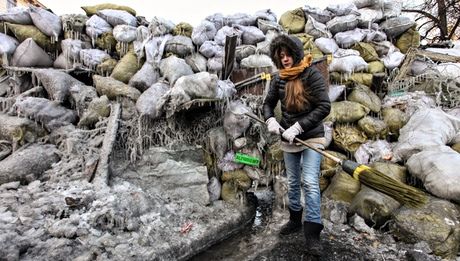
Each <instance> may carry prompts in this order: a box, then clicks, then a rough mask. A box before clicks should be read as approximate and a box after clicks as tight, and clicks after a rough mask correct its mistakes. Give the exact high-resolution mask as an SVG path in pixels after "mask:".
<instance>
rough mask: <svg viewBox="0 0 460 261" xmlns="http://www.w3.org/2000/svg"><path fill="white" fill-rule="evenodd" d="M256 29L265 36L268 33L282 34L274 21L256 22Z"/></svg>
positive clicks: (279, 26) (281, 28)
mask: <svg viewBox="0 0 460 261" xmlns="http://www.w3.org/2000/svg"><path fill="white" fill-rule="evenodd" d="M257 27H258V28H259V29H260V30H261V31H262V32H263V33H264V34H267V33H268V32H269V31H277V32H282V31H283V30H284V29H283V27H282V26H281V25H280V24H278V23H277V22H276V21H267V20H263V19H258V20H257Z"/></svg>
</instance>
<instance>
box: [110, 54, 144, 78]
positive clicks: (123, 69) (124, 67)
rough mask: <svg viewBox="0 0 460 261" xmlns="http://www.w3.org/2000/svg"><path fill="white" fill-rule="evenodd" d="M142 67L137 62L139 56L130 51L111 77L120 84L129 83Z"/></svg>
mask: <svg viewBox="0 0 460 261" xmlns="http://www.w3.org/2000/svg"><path fill="white" fill-rule="evenodd" d="M141 66H142V64H140V63H138V61H137V55H136V54H135V53H134V52H131V51H130V52H128V53H127V54H126V55H125V56H123V58H121V60H120V61H119V62H118V63H117V65H116V66H115V68H114V69H113V72H112V74H111V75H110V77H112V78H114V79H116V80H118V81H120V82H123V83H128V82H129V80H130V79H131V77H133V75H134V74H136V72H137V71H139V69H140V68H141Z"/></svg>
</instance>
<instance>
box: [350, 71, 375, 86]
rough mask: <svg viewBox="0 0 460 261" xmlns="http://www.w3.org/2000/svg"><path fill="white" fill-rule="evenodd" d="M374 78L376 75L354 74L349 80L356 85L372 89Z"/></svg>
mask: <svg viewBox="0 0 460 261" xmlns="http://www.w3.org/2000/svg"><path fill="white" fill-rule="evenodd" d="M373 77H374V75H372V74H371V73H352V74H351V75H350V76H349V77H348V80H349V81H351V82H354V83H359V84H361V85H365V86H367V87H371V86H372V78H373Z"/></svg>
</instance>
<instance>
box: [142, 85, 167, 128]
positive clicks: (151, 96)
mask: <svg viewBox="0 0 460 261" xmlns="http://www.w3.org/2000/svg"><path fill="white" fill-rule="evenodd" d="M168 90H169V84H167V83H164V82H157V83H155V84H153V85H152V86H150V88H148V89H147V90H145V91H144V92H143V93H142V94H141V96H140V97H139V99H137V101H136V109H137V111H138V112H139V115H141V116H142V115H144V116H147V117H149V118H150V119H156V118H158V117H160V116H161V111H159V110H158V108H157V104H158V101H159V100H160V98H161V97H162V96H163V95H164V94H165V93H166V92H167V91H168Z"/></svg>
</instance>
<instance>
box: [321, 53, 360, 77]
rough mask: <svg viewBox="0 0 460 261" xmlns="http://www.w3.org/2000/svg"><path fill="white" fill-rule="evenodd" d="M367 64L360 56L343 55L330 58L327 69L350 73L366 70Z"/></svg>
mask: <svg viewBox="0 0 460 261" xmlns="http://www.w3.org/2000/svg"><path fill="white" fill-rule="evenodd" d="M367 67H368V64H367V63H366V61H364V59H363V58H362V57H361V56H345V57H341V58H335V59H332V62H331V63H330V64H329V71H331V72H341V73H346V74H352V73H354V72H360V71H366V70H367Z"/></svg>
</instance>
